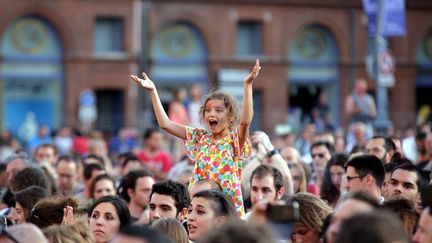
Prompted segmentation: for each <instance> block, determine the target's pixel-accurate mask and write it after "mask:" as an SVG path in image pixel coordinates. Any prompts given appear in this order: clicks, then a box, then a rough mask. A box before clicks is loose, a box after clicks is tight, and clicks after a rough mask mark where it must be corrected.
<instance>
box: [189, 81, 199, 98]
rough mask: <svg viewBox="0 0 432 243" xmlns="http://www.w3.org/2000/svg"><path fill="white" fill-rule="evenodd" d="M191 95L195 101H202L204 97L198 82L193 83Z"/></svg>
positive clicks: (190, 90)
mask: <svg viewBox="0 0 432 243" xmlns="http://www.w3.org/2000/svg"><path fill="white" fill-rule="evenodd" d="M189 93H190V96H191V98H192V100H193V101H200V100H201V97H202V88H201V85H200V84H198V83H195V84H192V86H191V87H190V89H189Z"/></svg>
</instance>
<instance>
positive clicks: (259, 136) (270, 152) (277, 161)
mask: <svg viewBox="0 0 432 243" xmlns="http://www.w3.org/2000/svg"><path fill="white" fill-rule="evenodd" d="M252 143H253V144H257V147H258V152H257V155H256V157H255V158H254V159H252V160H251V161H250V162H249V164H247V165H246V166H245V168H244V169H243V171H242V186H243V188H244V189H245V190H246V191H245V192H248V190H247V189H249V188H250V185H249V184H250V179H251V176H252V172H253V171H254V170H255V168H256V167H258V166H259V165H260V164H268V165H270V166H273V167H275V168H276V169H278V170H279V171H280V172H281V173H282V176H283V179H284V188H285V192H286V193H288V194H292V193H293V192H294V189H293V181H292V177H291V172H290V170H289V168H288V165H287V163H286V161H285V160H284V158H283V157H282V156H281V155H280V153H279V152H278V151H277V150H276V149H275V147H274V146H273V145H272V144H271V142H270V139H269V137H268V136H267V134H265V133H264V132H261V131H257V132H255V133H254V135H253V136H252Z"/></svg>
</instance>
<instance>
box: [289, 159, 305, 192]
mask: <svg viewBox="0 0 432 243" xmlns="http://www.w3.org/2000/svg"><path fill="white" fill-rule="evenodd" d="M288 168H289V169H290V172H291V177H292V180H293V187H294V193H297V192H306V191H307V183H306V174H305V171H304V169H303V167H302V166H300V165H299V164H297V163H289V164H288Z"/></svg>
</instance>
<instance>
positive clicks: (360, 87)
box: [354, 78, 368, 96]
mask: <svg viewBox="0 0 432 243" xmlns="http://www.w3.org/2000/svg"><path fill="white" fill-rule="evenodd" d="M367 89H368V85H367V82H366V80H364V79H362V78H358V79H357V80H356V81H355V84H354V92H355V93H356V94H357V95H360V96H362V95H364V94H366V92H367Z"/></svg>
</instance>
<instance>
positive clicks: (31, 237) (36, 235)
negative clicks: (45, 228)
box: [0, 224, 48, 243]
mask: <svg viewBox="0 0 432 243" xmlns="http://www.w3.org/2000/svg"><path fill="white" fill-rule="evenodd" d="M0 242H4V243H6V242H7V243H9V242H11V243H13V242H32V243H48V240H47V239H46V238H45V236H44V235H43V233H42V231H41V230H40V229H39V228H38V227H36V226H35V225H33V224H17V225H12V226H10V227H7V228H3V229H2V232H1V234H0Z"/></svg>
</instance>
